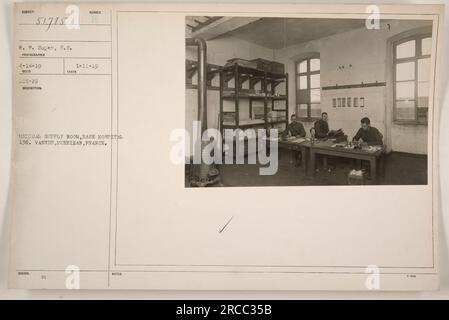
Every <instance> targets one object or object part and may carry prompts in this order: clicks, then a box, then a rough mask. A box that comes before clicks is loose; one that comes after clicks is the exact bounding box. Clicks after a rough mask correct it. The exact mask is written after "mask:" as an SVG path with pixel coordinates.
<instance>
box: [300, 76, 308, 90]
mask: <svg viewBox="0 0 449 320" xmlns="http://www.w3.org/2000/svg"><path fill="white" fill-rule="evenodd" d="M298 80H299V81H298V83H299V88H298V89H307V88H308V86H307V76H300V77H299V78H298Z"/></svg>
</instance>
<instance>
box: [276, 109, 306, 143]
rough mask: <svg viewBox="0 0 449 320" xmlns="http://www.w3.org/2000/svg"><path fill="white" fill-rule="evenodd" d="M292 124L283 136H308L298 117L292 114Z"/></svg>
mask: <svg viewBox="0 0 449 320" xmlns="http://www.w3.org/2000/svg"><path fill="white" fill-rule="evenodd" d="M290 120H291V122H290V124H289V125H288V126H287V128H286V129H285V131H284V133H283V134H282V135H283V137H284V138H286V137H287V136H290V135H292V136H295V137H296V138H303V137H305V136H306V130H305V129H304V126H303V125H302V123H301V122H299V121H298V120H297V119H296V115H295V114H292V115H291V117H290Z"/></svg>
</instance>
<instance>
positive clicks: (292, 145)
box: [278, 140, 310, 174]
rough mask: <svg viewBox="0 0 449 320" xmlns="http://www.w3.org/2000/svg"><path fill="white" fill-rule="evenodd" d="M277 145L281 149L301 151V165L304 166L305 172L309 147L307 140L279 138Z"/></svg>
mask: <svg viewBox="0 0 449 320" xmlns="http://www.w3.org/2000/svg"><path fill="white" fill-rule="evenodd" d="M278 147H279V148H281V149H286V150H292V151H297V152H301V158H302V166H303V168H304V173H305V174H307V158H308V157H307V153H308V150H309V148H310V143H309V142H308V141H304V142H295V141H289V140H284V141H283V140H279V142H278Z"/></svg>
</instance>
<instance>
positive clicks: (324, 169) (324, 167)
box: [323, 155, 327, 171]
mask: <svg viewBox="0 0 449 320" xmlns="http://www.w3.org/2000/svg"><path fill="white" fill-rule="evenodd" d="M323 171H327V156H326V155H323Z"/></svg>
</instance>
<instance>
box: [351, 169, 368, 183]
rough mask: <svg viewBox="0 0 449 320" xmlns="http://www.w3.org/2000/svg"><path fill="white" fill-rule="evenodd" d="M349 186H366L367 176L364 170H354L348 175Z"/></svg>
mask: <svg viewBox="0 0 449 320" xmlns="http://www.w3.org/2000/svg"><path fill="white" fill-rule="evenodd" d="M348 184H350V185H363V184H365V174H364V172H363V170H355V169H352V170H351V171H350V172H349V174H348Z"/></svg>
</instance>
